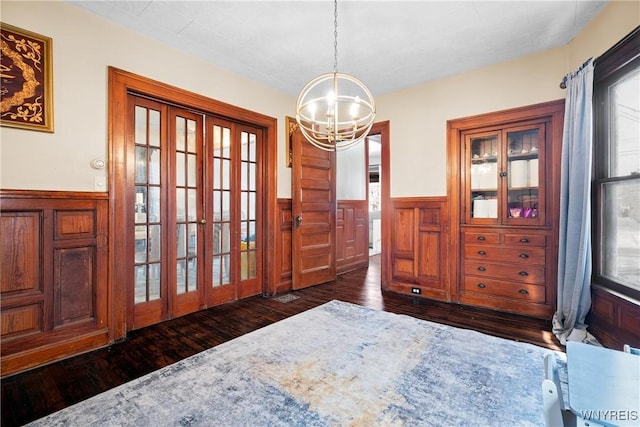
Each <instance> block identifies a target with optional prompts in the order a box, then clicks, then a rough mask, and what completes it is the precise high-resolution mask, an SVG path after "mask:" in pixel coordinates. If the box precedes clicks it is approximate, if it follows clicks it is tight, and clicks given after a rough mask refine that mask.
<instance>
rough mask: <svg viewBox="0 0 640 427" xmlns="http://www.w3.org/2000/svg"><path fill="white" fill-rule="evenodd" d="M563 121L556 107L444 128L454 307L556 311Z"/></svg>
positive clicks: (456, 122)
mask: <svg viewBox="0 0 640 427" xmlns="http://www.w3.org/2000/svg"><path fill="white" fill-rule="evenodd" d="M563 116H564V101H562V100H560V101H553V102H548V103H544V104H537V105H533V106H528V107H523V108H517V109H512V110H506V111H500V112H496V113H490V114H483V115H480V116H474V117H469V118H464V119H458V120H452V121H449V122H448V144H449V145H448V154H449V166H450V169H449V170H450V172H451V173H450V176H449V178H450V180H449V194H450V197H451V201H452V208H451V210H450V215H451V218H450V221H451V224H452V226H451V233H450V239H451V242H452V245H451V257H452V259H454V260H455V262H453V263H452V271H451V277H452V283H453V286H455V284H457V300H458V302H460V303H463V304H470V305H477V306H483V307H487V308H492V309H497V310H503V311H509V312H515V313H519V314H526V315H531V316H536V317H550V316H551V315H552V314H553V312H554V311H555V300H556V295H555V294H556V272H557V266H556V261H557V256H556V254H557V241H558V238H557V233H558V224H557V223H558V208H559V201H558V195H559V184H560V154H561V144H562V125H563Z"/></svg>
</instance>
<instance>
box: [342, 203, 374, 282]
mask: <svg viewBox="0 0 640 427" xmlns="http://www.w3.org/2000/svg"><path fill="white" fill-rule="evenodd" d="M337 205H338V207H337V210H336V273H337V274H342V273H346V272H347V271H351V270H355V269H357V268H362V267H366V266H367V265H368V263H369V224H368V217H367V213H368V209H369V204H368V202H367V201H366V200H338V202H337Z"/></svg>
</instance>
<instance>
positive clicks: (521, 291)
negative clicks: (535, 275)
mask: <svg viewBox="0 0 640 427" xmlns="http://www.w3.org/2000/svg"><path fill="white" fill-rule="evenodd" d="M518 292H520V293H521V294H522V295H529V291H528V290H526V289H520V290H519V291H518Z"/></svg>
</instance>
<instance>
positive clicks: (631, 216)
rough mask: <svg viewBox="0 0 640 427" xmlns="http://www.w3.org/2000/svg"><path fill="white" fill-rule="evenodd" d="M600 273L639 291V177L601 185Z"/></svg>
mask: <svg viewBox="0 0 640 427" xmlns="http://www.w3.org/2000/svg"><path fill="white" fill-rule="evenodd" d="M602 194H603V200H604V201H603V206H602V211H601V212H602V233H601V236H602V240H603V242H602V252H603V253H602V266H601V270H602V275H603V276H604V277H607V278H608V279H610V280H612V281H614V282H617V283H621V284H623V285H626V286H629V287H631V288H634V289H636V290H639V291H640V211H639V210H638V206H640V179H636V180H631V181H619V182H609V183H606V184H603V188H602Z"/></svg>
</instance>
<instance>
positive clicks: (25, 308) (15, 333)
mask: <svg viewBox="0 0 640 427" xmlns="http://www.w3.org/2000/svg"><path fill="white" fill-rule="evenodd" d="M0 319H1V320H2V323H1V325H0V327H1V329H2V338H1V339H2V341H3V342H7V341H8V340H12V339H16V338H20V337H24V336H26V335H33V334H38V333H40V332H42V304H41V303H37V302H36V303H32V304H25V305H20V306H17V307H6V308H3V309H2V315H0Z"/></svg>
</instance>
